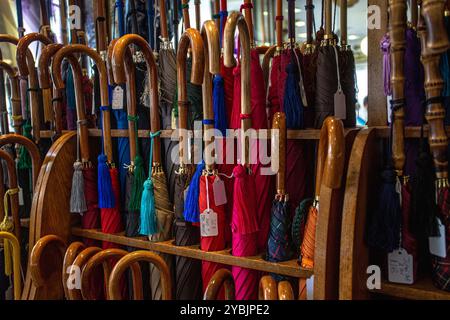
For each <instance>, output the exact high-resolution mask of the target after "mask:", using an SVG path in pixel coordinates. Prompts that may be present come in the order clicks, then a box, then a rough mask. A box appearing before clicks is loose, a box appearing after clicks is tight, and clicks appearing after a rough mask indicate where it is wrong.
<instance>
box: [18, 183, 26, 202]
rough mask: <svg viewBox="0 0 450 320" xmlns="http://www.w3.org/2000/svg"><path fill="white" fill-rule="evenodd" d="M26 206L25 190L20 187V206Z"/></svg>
mask: <svg viewBox="0 0 450 320" xmlns="http://www.w3.org/2000/svg"><path fill="white" fill-rule="evenodd" d="M23 205H25V201H24V200H23V189H22V188H21V187H19V206H23Z"/></svg>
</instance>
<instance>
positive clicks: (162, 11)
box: [159, 1, 169, 42]
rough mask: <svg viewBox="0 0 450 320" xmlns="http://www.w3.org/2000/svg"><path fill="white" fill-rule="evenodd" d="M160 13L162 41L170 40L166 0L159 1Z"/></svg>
mask: <svg viewBox="0 0 450 320" xmlns="http://www.w3.org/2000/svg"><path fill="white" fill-rule="evenodd" d="M159 14H160V15H161V16H160V25H161V41H162V42H166V41H169V31H168V28H167V13H166V1H159Z"/></svg>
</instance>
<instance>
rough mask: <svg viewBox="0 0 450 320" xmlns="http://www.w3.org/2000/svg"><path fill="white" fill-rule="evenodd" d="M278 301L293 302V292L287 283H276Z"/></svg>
mask: <svg viewBox="0 0 450 320" xmlns="http://www.w3.org/2000/svg"><path fill="white" fill-rule="evenodd" d="M278 300H294V290H292V286H291V284H290V283H289V281H286V280H284V281H280V282H279V283H278Z"/></svg>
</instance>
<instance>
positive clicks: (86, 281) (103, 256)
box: [81, 248, 143, 300]
mask: <svg viewBox="0 0 450 320" xmlns="http://www.w3.org/2000/svg"><path fill="white" fill-rule="evenodd" d="M127 254H128V251H125V250H122V249H116V248H113V249H107V250H103V251H100V252H98V253H97V254H95V255H94V256H92V257H91V258H90V259H89V260H88V262H87V263H86V264H85V266H84V268H83V271H82V273H81V294H82V296H83V299H84V300H96V297H95V296H93V295H92V290H91V287H90V284H91V279H92V275H93V272H94V271H95V270H96V268H97V267H98V266H99V265H100V264H102V265H103V273H104V279H105V285H106V292H107V293H108V287H107V286H108V281H109V278H110V275H111V266H110V262H111V260H112V259H113V260H118V259H121V258H122V257H124V256H126V255H127ZM131 275H132V279H133V295H134V297H135V300H143V295H142V273H141V268H140V266H139V264H138V263H135V264H132V265H131ZM107 300H109V298H108V297H107Z"/></svg>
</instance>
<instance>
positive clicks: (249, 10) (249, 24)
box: [244, 0, 255, 46]
mask: <svg viewBox="0 0 450 320" xmlns="http://www.w3.org/2000/svg"><path fill="white" fill-rule="evenodd" d="M244 5H246V7H245V8H244V16H245V21H247V27H248V32H249V37H250V44H251V45H252V46H253V45H254V41H255V36H254V33H253V16H252V14H253V12H252V6H253V4H252V0H244Z"/></svg>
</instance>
